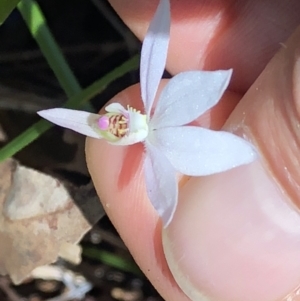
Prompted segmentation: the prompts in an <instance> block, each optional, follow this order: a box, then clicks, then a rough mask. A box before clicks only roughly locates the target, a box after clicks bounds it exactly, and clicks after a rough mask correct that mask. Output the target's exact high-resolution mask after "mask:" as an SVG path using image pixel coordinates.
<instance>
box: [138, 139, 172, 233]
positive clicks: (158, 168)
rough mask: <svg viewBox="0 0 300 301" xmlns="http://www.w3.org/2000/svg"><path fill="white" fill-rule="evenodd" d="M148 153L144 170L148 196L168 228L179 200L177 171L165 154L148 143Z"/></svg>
mask: <svg viewBox="0 0 300 301" xmlns="http://www.w3.org/2000/svg"><path fill="white" fill-rule="evenodd" d="M146 151H147V155H146V159H145V163H144V170H145V179H146V188H147V194H148V197H149V199H150V201H151V203H152V205H153V207H154V208H155V209H156V211H157V212H158V214H159V216H160V217H161V218H162V220H163V224H164V226H165V227H167V225H168V224H169V223H170V221H171V220H172V217H173V215H174V212H175V209H176V205H177V200H178V188H177V181H176V174H175V170H174V168H173V166H172V165H171V164H170V163H169V161H168V159H167V158H166V157H165V156H164V154H163V153H161V152H160V151H159V149H157V148H156V147H154V146H153V145H151V144H149V143H146Z"/></svg>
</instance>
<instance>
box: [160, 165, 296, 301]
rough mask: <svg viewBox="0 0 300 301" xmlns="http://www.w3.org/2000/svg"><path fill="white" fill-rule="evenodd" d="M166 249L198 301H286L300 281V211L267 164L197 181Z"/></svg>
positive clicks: (190, 185)
mask: <svg viewBox="0 0 300 301" xmlns="http://www.w3.org/2000/svg"><path fill="white" fill-rule="evenodd" d="M163 244H164V250H165V254H166V258H167V261H168V264H169V267H170V269H171V271H172V273H173V275H174V277H175V279H176V281H177V282H178V284H179V285H180V287H181V288H182V289H183V291H184V292H185V293H186V294H187V295H188V296H189V297H190V298H191V299H192V300H201V301H204V300H205V301H206V300H214V301H233V300H234V301H258V300H262V301H268V300H270V301H274V300H281V298H284V297H285V296H286V295H287V294H288V293H289V292H291V291H292V290H293V289H295V288H296V287H297V286H298V284H299V283H300V218H299V214H298V212H296V211H295V208H294V207H293V205H292V204H290V203H289V201H288V198H287V197H286V196H285V194H284V192H283V191H281V190H280V189H279V188H278V185H277V184H276V183H274V181H273V180H272V179H271V178H270V175H269V174H268V172H266V170H265V168H264V167H263V166H262V164H261V162H254V163H252V164H250V165H246V166H242V167H239V168H236V169H233V170H231V171H228V172H225V173H221V174H216V175H212V176H209V177H205V178H192V179H190V180H189V181H188V182H187V184H186V185H185V186H184V187H183V188H182V190H181V192H180V197H179V206H178V209H177V211H176V214H175V216H174V219H173V221H172V223H171V225H170V226H169V227H168V228H167V229H166V230H165V231H164V233H163Z"/></svg>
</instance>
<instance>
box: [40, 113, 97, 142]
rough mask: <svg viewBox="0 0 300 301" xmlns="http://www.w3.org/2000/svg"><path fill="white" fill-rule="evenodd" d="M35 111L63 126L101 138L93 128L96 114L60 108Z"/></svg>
mask: <svg viewBox="0 0 300 301" xmlns="http://www.w3.org/2000/svg"><path fill="white" fill-rule="evenodd" d="M37 113H38V114H39V115H40V116H41V117H43V118H45V119H47V120H48V121H51V122H53V123H55V124H57V125H59V126H62V127H64V128H67V129H71V130H73V131H75V132H77V133H80V134H83V135H86V136H89V137H92V138H98V139H100V138H102V136H101V134H100V133H99V132H97V131H96V130H95V129H96V128H95V127H96V125H97V121H98V119H99V117H100V115H98V114H92V113H88V112H84V111H76V110H70V109H61V108H55V109H49V110H43V111H39V112H37Z"/></svg>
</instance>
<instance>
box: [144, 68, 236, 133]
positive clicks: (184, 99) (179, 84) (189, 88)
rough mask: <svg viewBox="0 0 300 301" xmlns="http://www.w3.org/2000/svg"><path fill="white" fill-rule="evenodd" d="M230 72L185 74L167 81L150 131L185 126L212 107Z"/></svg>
mask: <svg viewBox="0 0 300 301" xmlns="http://www.w3.org/2000/svg"><path fill="white" fill-rule="evenodd" d="M231 74H232V70H218V71H187V72H182V73H179V74H177V75H176V76H174V77H173V78H171V79H170V81H169V82H168V84H167V85H166V87H165V88H164V89H163V91H162V92H161V95H160V97H159V100H158V102H157V106H156V108H155V112H154V114H153V117H152V119H151V122H150V126H151V128H152V129H157V128H164V127H168V126H180V125H184V124H188V123H190V122H192V121H194V120H195V119H196V118H198V117H199V116H201V115H202V114H203V113H204V112H206V111H207V110H209V109H210V108H212V107H213V106H215V105H216V104H217V103H218V102H219V100H220V99H221V97H222V95H223V93H224V91H225V89H226V88H227V86H228V84H229V81H230V78H231Z"/></svg>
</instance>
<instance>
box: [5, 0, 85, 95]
mask: <svg viewBox="0 0 300 301" xmlns="http://www.w3.org/2000/svg"><path fill="white" fill-rule="evenodd" d="M10 1H11V0H10ZM18 9H19V11H20V13H21V15H22V17H23V19H24V20H25V22H26V24H27V27H28V29H29V31H30V33H31V35H32V36H33V38H34V39H35V40H36V42H37V44H38V45H39V47H40V49H41V51H42V53H43V55H44V56H45V58H46V60H47V62H48V64H49V66H50V67H51V69H52V70H53V72H54V74H55V76H56V78H57V80H58V82H59V84H60V86H61V87H62V88H63V90H64V91H65V93H66V95H67V96H68V97H71V96H73V95H75V94H77V93H78V92H80V91H81V87H80V85H79V83H78V81H77V79H76V78H75V76H74V74H73V72H72V70H71V69H70V67H69V65H68V63H67V61H66V59H65V58H64V55H63V54H62V52H61V50H60V48H59V46H58V44H57V43H56V41H55V39H54V37H53V35H52V33H51V31H50V29H49V28H48V25H47V22H46V19H45V17H44V15H43V12H42V11H41V9H40V7H39V5H38V4H37V3H36V2H35V1H34V0H22V1H21V2H20V3H19V4H18Z"/></svg>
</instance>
